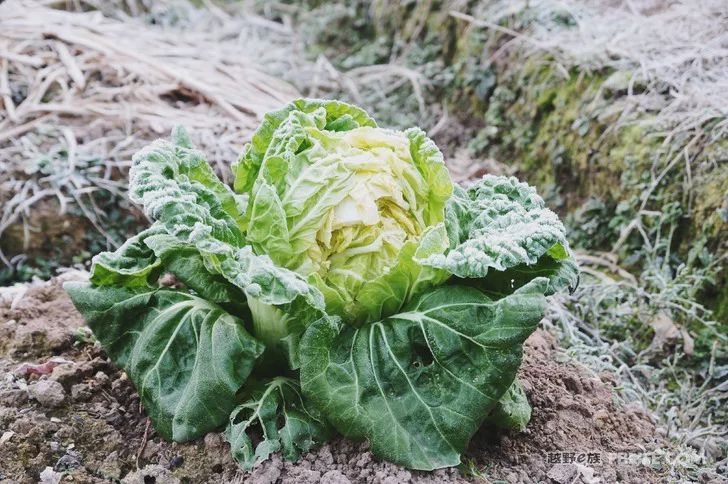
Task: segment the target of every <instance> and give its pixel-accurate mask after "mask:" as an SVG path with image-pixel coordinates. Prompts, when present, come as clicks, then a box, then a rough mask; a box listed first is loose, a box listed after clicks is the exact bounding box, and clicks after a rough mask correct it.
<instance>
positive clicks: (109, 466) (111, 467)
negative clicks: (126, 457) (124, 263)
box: [98, 451, 121, 481]
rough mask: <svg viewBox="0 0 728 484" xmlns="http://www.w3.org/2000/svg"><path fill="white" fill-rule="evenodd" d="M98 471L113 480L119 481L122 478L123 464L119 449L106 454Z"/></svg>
mask: <svg viewBox="0 0 728 484" xmlns="http://www.w3.org/2000/svg"><path fill="white" fill-rule="evenodd" d="M98 473H99V474H100V475H102V476H104V477H105V478H106V479H110V480H113V481H118V480H119V479H120V478H121V466H120V465H119V453H118V452H117V451H113V452H112V453H110V454H109V455H107V456H106V458H105V459H104V461H103V462H102V463H101V465H100V466H99V469H98Z"/></svg>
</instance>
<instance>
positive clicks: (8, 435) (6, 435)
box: [0, 430, 15, 445]
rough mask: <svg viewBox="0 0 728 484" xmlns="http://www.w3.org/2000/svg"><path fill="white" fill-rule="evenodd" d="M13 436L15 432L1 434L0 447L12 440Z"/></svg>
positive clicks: (9, 431)
mask: <svg viewBox="0 0 728 484" xmlns="http://www.w3.org/2000/svg"><path fill="white" fill-rule="evenodd" d="M13 435H15V432H13V431H12V430H8V431H6V432H3V435H2V437H0V445H2V444H4V443H5V442H10V439H12V438H13Z"/></svg>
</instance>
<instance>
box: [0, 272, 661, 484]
mask: <svg viewBox="0 0 728 484" xmlns="http://www.w3.org/2000/svg"><path fill="white" fill-rule="evenodd" d="M83 277H85V276H84V274H83V273H73V272H71V273H67V274H65V275H64V276H62V277H61V278H57V279H54V280H52V281H50V282H45V283H36V284H32V285H27V286H15V287H13V288H0V430H1V431H2V432H1V435H0V482H14V483H15V482H21V483H23V482H38V481H42V482H65V481H66V479H67V477H66V478H63V477H64V474H66V475H68V476H72V477H73V482H76V483H79V482H80V483H85V482H99V481H109V480H111V481H117V482H118V481H122V482H128V483H149V482H156V483H174V482H252V483H256V484H263V483H276V482H282V483H318V482H321V483H328V484H335V483H336V484H342V483H388V484H394V483H404V482H418V483H441V482H474V481H478V480H482V479H486V480H505V481H507V482H558V483H566V482H569V483H573V482H614V481H618V480H619V481H626V482H649V481H653V480H656V476H655V475H654V474H653V473H652V472H651V471H650V469H649V468H648V467H644V466H639V465H636V464H635V462H634V459H630V456H634V455H640V454H641V453H642V452H645V451H646V450H649V449H652V448H654V447H655V446H656V445H657V441H656V434H655V427H654V424H653V423H652V421H651V419H650V417H649V416H648V415H647V414H646V413H645V412H644V411H643V410H641V409H639V408H636V407H631V406H623V405H621V404H620V403H619V402H618V399H617V398H616V396H615V394H614V392H613V389H612V385H613V380H612V378H611V377H610V375H595V374H592V373H590V372H589V371H588V370H586V369H584V368H582V367H580V366H577V365H575V364H574V363H572V362H570V361H569V360H568V358H566V357H564V356H563V354H562V353H560V352H559V351H558V349H557V347H556V345H555V342H554V340H553V338H552V337H551V336H550V335H549V334H548V333H546V332H543V331H538V332H537V333H535V334H534V335H533V336H532V337H531V338H530V339H529V340H528V342H527V345H526V350H525V358H524V364H523V367H522V371H521V373H522V374H521V377H522V380H523V382H524V386H525V388H526V392H527V394H528V398H529V400H530V402H531V404H532V406H533V417H532V421H531V423H530V424H529V426H528V428H527V429H526V431H525V432H523V433H520V434H513V433H505V432H503V431H500V430H496V429H492V428H488V427H483V428H482V429H481V430H480V431H479V432H478V434H477V435H476V436H475V438H474V439H473V441H472V443H471V445H470V448H469V449H468V452H467V455H466V456H465V459H464V461H465V464H464V465H463V466H462V468H461V469H455V468H451V469H441V470H438V471H435V472H417V471H408V470H406V469H403V468H401V467H399V466H396V465H393V464H390V463H387V462H381V461H379V460H377V459H376V458H374V457H373V456H372V455H371V453H370V452H369V451H368V448H367V445H366V444H365V443H354V442H351V441H348V440H346V439H336V440H334V441H333V442H331V443H330V444H328V445H325V446H323V447H322V448H320V449H318V450H316V451H314V452H311V453H310V454H308V455H307V456H305V457H304V458H303V459H302V460H301V461H299V462H295V463H292V462H285V461H283V460H281V458H280V457H279V456H277V455H276V456H274V457H273V458H272V459H271V460H269V461H268V462H265V463H263V464H262V465H261V466H259V467H258V468H256V469H255V470H253V471H252V472H244V471H242V470H240V469H239V468H238V467H237V465H236V464H235V462H234V461H232V459H231V458H230V456H229V449H228V448H227V447H228V446H227V444H226V443H225V442H224V441H223V439H222V437H221V435H220V434H210V435H208V436H207V437H205V438H204V439H201V440H199V441H197V442H192V443H186V444H176V443H169V442H164V441H163V440H162V439H161V438H160V437H159V436H158V435H156V433H155V432H154V430H153V429H152V428H151V427H150V426H149V425H148V422H147V419H146V417H145V414H144V411H143V409H142V408H141V405H140V403H139V398H138V396H137V394H136V392H135V390H134V388H133V386H132V385H131V383H130V382H129V380H128V379H127V378H126V376H125V375H124V373H123V372H120V371H119V370H118V369H117V368H116V367H114V365H112V364H111V363H110V362H109V361H108V359H107V358H106V355H105V354H104V352H103V351H102V350H101V349H100V348H98V347H97V346H95V345H93V344H90V343H88V342H86V338H87V334H86V333H84V331H83V329H79V328H82V326H83V319H82V318H81V316H80V315H79V314H78V312H76V310H75V309H74V308H73V305H72V304H71V302H70V300H69V299H68V297H67V296H66V294H65V292H64V291H63V289H62V282H63V280H68V279H76V278H83ZM61 478H63V481H60V479H61ZM481 482H482V481H481Z"/></svg>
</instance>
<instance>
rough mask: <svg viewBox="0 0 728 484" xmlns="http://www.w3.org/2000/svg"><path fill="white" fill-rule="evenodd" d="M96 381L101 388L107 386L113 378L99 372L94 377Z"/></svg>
mask: <svg viewBox="0 0 728 484" xmlns="http://www.w3.org/2000/svg"><path fill="white" fill-rule="evenodd" d="M94 379H95V380H96V383H98V384H99V385H101V386H106V385H108V384H109V382H110V381H111V378H109V375H107V374H106V373H104V372H103V371H97V372H96V374H95V375H94Z"/></svg>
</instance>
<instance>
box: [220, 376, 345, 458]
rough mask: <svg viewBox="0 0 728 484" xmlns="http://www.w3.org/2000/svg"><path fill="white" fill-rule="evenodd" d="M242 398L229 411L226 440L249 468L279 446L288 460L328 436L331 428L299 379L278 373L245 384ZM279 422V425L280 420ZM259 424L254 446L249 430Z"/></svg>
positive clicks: (232, 450) (276, 450)
mask: <svg viewBox="0 0 728 484" xmlns="http://www.w3.org/2000/svg"><path fill="white" fill-rule="evenodd" d="M242 398H243V399H244V400H245V401H244V403H242V404H241V405H239V406H238V407H237V408H235V410H233V412H232V413H231V414H230V423H229V424H228V427H227V429H225V440H227V441H228V442H229V443H230V450H231V452H232V454H233V458H234V459H235V460H236V461H238V463H239V464H240V465H241V466H243V467H244V468H245V469H251V468H253V467H255V466H256V465H257V464H259V463H260V462H262V461H264V460H266V459H268V457H269V456H270V454H271V453H273V452H278V451H279V450H282V452H283V457H284V458H285V459H287V460H296V459H298V458H299V457H301V454H303V453H305V452H308V451H310V450H311V449H312V448H313V447H314V446H318V445H321V444H322V443H323V442H325V441H326V440H328V439H329V437H330V435H331V429H330V427H329V425H328V424H327V423H326V421H325V420H324V419H323V417H322V416H321V414H320V413H319V412H318V411H317V410H316V408H315V407H312V406H311V405H310V404H309V403H307V402H306V400H305V399H304V398H303V396H302V395H301V391H300V387H299V385H298V382H297V381H295V380H291V379H290V378H283V377H277V378H273V379H272V380H270V381H269V382H266V383H260V382H253V383H252V384H251V385H248V386H247V387H246V391H245V395H243V397H242ZM279 422H281V423H282V425H280V424H279ZM254 427H260V430H261V432H262V434H263V435H262V437H263V440H262V441H261V442H260V443H259V444H258V445H257V446H255V449H253V441H252V439H251V437H250V435H249V434H250V433H251V431H252V430H253V428H254Z"/></svg>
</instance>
